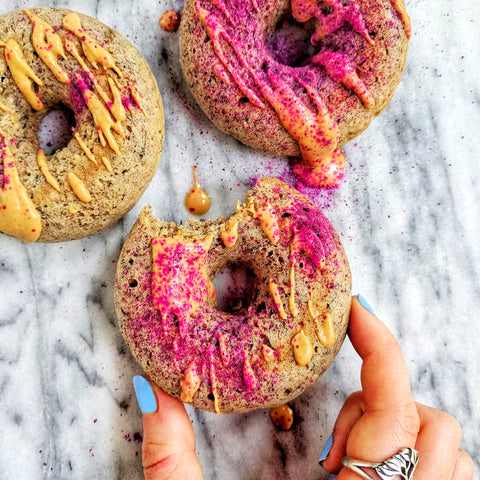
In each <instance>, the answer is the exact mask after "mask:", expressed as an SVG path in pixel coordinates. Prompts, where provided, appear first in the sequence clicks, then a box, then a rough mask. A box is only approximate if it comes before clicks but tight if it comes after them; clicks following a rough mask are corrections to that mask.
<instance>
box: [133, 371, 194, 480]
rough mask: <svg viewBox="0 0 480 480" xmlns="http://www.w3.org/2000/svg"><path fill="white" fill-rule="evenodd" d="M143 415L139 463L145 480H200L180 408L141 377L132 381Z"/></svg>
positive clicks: (188, 426)
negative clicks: (140, 460)
mask: <svg viewBox="0 0 480 480" xmlns="http://www.w3.org/2000/svg"><path fill="white" fill-rule="evenodd" d="M133 387H134V390H135V394H136V396H137V401H138V405H139V407H140V410H141V411H142V413H143V448H142V463H143V472H144V474H145V479H146V480H166V479H168V480H174V479H179V480H180V479H185V478H188V479H191V480H202V479H203V475H202V469H201V467H200V462H199V461H198V458H197V455H196V454H195V436H194V432H193V428H192V424H191V423H190V419H189V418H188V415H187V412H186V410H185V407H184V406H183V404H182V403H181V402H180V401H179V400H177V399H176V398H173V397H171V396H170V395H167V394H166V393H165V392H163V391H162V390H160V388H158V387H157V386H156V385H155V384H154V383H153V382H152V383H149V382H148V381H147V380H146V379H145V378H144V377H142V376H140V375H136V376H135V377H133Z"/></svg>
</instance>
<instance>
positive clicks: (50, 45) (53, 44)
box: [23, 8, 70, 83]
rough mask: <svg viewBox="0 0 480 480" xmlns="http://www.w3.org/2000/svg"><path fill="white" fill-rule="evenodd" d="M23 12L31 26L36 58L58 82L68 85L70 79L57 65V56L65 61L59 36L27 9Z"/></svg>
mask: <svg viewBox="0 0 480 480" xmlns="http://www.w3.org/2000/svg"><path fill="white" fill-rule="evenodd" d="M23 12H24V13H25V14H26V15H27V16H28V18H29V19H30V21H31V22H32V24H33V31H32V44H33V47H34V48H35V51H36V52H37V53H38V56H39V57H40V58H41V59H42V60H43V62H44V63H45V65H47V67H48V68H49V69H50V70H51V72H52V73H53V74H54V75H55V77H56V78H57V80H58V81H59V82H62V83H70V77H69V76H68V74H67V72H65V70H64V69H63V68H62V67H61V66H60V64H59V63H58V57H59V56H60V57H62V58H63V59H64V60H65V59H66V56H65V52H64V50H63V44H62V39H61V37H60V35H58V33H56V32H55V30H54V29H53V27H52V26H51V25H50V24H48V23H47V22H45V21H44V20H42V19H41V18H40V17H39V16H38V15H35V14H34V13H32V12H31V11H30V10H29V9H28V8H24V9H23Z"/></svg>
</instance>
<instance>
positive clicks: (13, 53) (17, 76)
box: [0, 38, 43, 110]
mask: <svg viewBox="0 0 480 480" xmlns="http://www.w3.org/2000/svg"><path fill="white" fill-rule="evenodd" d="M0 47H5V60H6V62H7V65H8V68H9V69H10V72H11V74H12V77H13V80H14V82H15V83H16V84H17V87H18V89H19V90H20V91H21V92H22V94H23V96H24V97H25V100H26V101H27V102H28V103H29V104H30V106H31V107H32V108H33V109H34V110H41V109H42V108H43V103H42V101H41V100H40V98H39V97H38V93H37V92H36V91H35V90H34V88H33V83H34V82H35V83H36V84H37V85H38V86H39V87H43V82H42V80H41V79H40V78H39V77H38V76H37V75H36V73H35V72H34V71H33V70H32V68H31V67H30V66H29V65H28V64H27V62H26V60H25V57H24V56H23V53H22V49H21V48H20V45H19V44H18V43H17V42H16V41H15V40H14V39H13V38H11V39H10V40H8V41H7V43H4V42H0Z"/></svg>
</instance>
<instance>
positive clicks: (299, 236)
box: [290, 226, 325, 269]
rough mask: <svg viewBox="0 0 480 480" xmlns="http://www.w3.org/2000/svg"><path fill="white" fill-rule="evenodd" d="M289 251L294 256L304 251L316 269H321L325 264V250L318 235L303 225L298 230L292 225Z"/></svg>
mask: <svg viewBox="0 0 480 480" xmlns="http://www.w3.org/2000/svg"><path fill="white" fill-rule="evenodd" d="M290 248H291V251H292V253H293V255H294V256H297V255H298V254H300V253H305V254H306V255H307V257H308V258H310V260H311V261H312V262H313V264H314V265H315V267H317V269H322V268H323V267H324V265H325V252H324V250H323V245H322V242H321V241H320V239H319V238H318V235H317V234H316V233H315V232H314V231H313V230H310V229H307V228H306V227H305V226H302V227H301V228H300V229H299V230H297V229H296V228H295V227H294V235H293V239H292V242H291V246H290Z"/></svg>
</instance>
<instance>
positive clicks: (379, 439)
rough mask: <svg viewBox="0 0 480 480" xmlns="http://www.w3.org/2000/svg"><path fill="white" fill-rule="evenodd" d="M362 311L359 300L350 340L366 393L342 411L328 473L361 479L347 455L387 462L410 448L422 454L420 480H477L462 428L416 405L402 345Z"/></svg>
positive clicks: (417, 477) (356, 395)
mask: <svg viewBox="0 0 480 480" xmlns="http://www.w3.org/2000/svg"><path fill="white" fill-rule="evenodd" d="M362 302H364V300H363V298H362ZM362 305H363V304H361V303H360V302H359V300H358V299H357V298H354V299H353V301H352V310H351V315H350V330H349V336H350V339H351V341H352V344H353V346H354V348H355V350H356V351H357V352H358V354H359V355H360V356H361V357H362V360H363V365H362V372H361V379H362V387H363V391H361V392H356V393H354V394H353V395H351V396H350V397H349V398H348V399H347V401H346V402H345V405H344V406H343V407H342V410H341V411H340V413H339V416H338V418H337V421H336V423H335V427H334V433H333V445H332V447H331V450H330V453H329V454H328V456H327V458H326V459H325V460H324V461H323V462H322V465H323V467H324V468H325V469H326V470H328V471H329V472H339V474H338V477H337V479H338V480H357V479H358V475H357V474H356V473H354V472H352V471H351V470H349V469H347V468H342V465H341V459H342V458H343V457H344V456H345V455H347V456H350V457H353V458H355V459H358V460H365V461H369V462H383V461H385V460H387V459H389V458H390V457H392V456H393V455H394V454H396V453H398V452H399V451H400V450H401V449H403V448H405V447H415V448H416V449H417V450H418V452H419V463H418V465H417V469H416V471H415V480H430V479H431V478H435V479H436V480H450V479H453V480H472V478H473V461H472V459H471V458H470V457H469V456H468V454H467V453H465V452H464V451H463V450H460V449H459V445H460V441H461V433H462V432H461V428H460V426H459V424H458V422H457V421H456V420H455V419H454V418H453V417H451V416H450V415H448V414H446V413H445V412H441V411H439V410H436V409H433V408H430V407H426V406H424V405H419V404H415V403H414V401H413V398H412V394H411V391H410V383H409V379H408V371H407V368H406V364H405V360H404V358H403V355H402V353H401V350H400V347H399V345H398V343H397V342H396V340H395V339H394V337H393V336H392V334H391V333H390V332H389V330H388V329H387V328H386V327H385V325H384V324H383V323H382V322H380V320H378V319H377V318H376V317H375V316H374V315H373V313H371V310H370V311H369V310H367V309H366V307H365V308H364V307H363V306H362ZM322 453H323V452H322ZM324 455H325V453H323V455H322V456H324Z"/></svg>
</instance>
